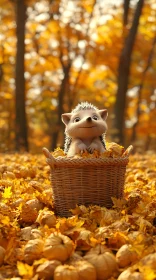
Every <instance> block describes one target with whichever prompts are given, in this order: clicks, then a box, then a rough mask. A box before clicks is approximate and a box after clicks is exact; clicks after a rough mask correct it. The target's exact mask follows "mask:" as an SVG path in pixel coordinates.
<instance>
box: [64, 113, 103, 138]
mask: <svg viewBox="0 0 156 280" xmlns="http://www.w3.org/2000/svg"><path fill="white" fill-rule="evenodd" d="M106 118H107V110H106V109H104V110H93V109H89V110H81V111H78V112H75V113H70V114H63V115H62V121H63V122H64V123H65V125H66V131H65V132H66V133H67V135H69V136H70V137H71V138H81V139H87V138H94V137H98V136H101V135H102V134H103V133H105V132H106V129H107V124H106V122H105V120H106Z"/></svg>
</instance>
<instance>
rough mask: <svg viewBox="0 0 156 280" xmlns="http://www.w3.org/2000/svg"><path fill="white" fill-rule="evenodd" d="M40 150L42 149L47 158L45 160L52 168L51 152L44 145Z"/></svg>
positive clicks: (53, 161)
mask: <svg viewBox="0 0 156 280" xmlns="http://www.w3.org/2000/svg"><path fill="white" fill-rule="evenodd" d="M42 151H43V154H44V155H45V157H46V158H47V160H46V161H47V163H48V164H49V165H50V167H51V168H54V163H55V159H54V157H53V156H52V154H51V153H50V152H49V150H48V149H47V148H45V147H44V148H43V149H42Z"/></svg>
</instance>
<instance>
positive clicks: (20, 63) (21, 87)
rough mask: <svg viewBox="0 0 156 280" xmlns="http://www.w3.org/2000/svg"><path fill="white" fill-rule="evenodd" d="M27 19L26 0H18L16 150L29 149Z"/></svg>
mask: <svg viewBox="0 0 156 280" xmlns="http://www.w3.org/2000/svg"><path fill="white" fill-rule="evenodd" d="M25 21H26V6H25V4H24V0H16V24H17V29H16V30H17V31H16V32H17V53H16V81H15V83H16V92H15V111H16V118H15V131H16V150H17V151H20V150H25V151H28V139H27V120H26V111H25V79H24V54H25V42H24V40H25Z"/></svg>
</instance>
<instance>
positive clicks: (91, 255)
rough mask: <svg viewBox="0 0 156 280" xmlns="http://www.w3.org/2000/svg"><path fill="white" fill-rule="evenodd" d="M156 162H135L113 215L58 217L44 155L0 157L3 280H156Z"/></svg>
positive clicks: (86, 211) (93, 210)
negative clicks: (122, 196)
mask: <svg viewBox="0 0 156 280" xmlns="http://www.w3.org/2000/svg"><path fill="white" fill-rule="evenodd" d="M155 164H156V162H155V157H154V156H153V155H152V154H145V155H139V154H136V155H133V156H131V157H130V162H129V165H128V167H127V173H126V182H125V191H124V198H123V199H121V200H119V199H116V198H112V199H113V204H114V206H113V208H111V209H107V208H105V207H99V206H97V205H93V206H90V207H85V206H84V205H80V206H77V207H76V208H75V209H72V210H71V212H72V216H71V217H69V218H64V217H62V218H61V217H59V216H57V215H56V213H55V209H54V207H53V200H52V187H51V184H50V181H49V166H48V165H47V164H46V161H45V158H44V156H43V155H38V156H36V155H30V154H23V155H18V154H12V155H7V154H6V155H1V156H0V278H1V279H12V280H13V279H18V280H20V279H27V280H28V279H33V280H39V279H55V280H57V279H74V280H75V279H80V280H83V279H90V280H91V279H93V280H96V279H101V280H104V279H110V280H115V279H118V280H122V279H124V280H126V279H133V278H132V277H135V279H145V280H154V279H155V277H156V270H155V268H156V240H155V233H156V232H155V222H156V221H155V216H156V200H155V198H156V185H155V180H154V178H155V177H156V170H155Z"/></svg>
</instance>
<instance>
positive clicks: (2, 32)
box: [0, 0, 156, 153]
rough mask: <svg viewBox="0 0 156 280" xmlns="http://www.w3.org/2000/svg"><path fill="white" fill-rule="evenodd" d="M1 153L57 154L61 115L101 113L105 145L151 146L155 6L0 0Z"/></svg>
mask: <svg viewBox="0 0 156 280" xmlns="http://www.w3.org/2000/svg"><path fill="white" fill-rule="evenodd" d="M0 7H1V8H0V9H1V11H0V16H1V25H0V152H8V151H15V150H16V151H24V150H26V151H28V150H29V151H30V152H34V153H36V152H41V148H42V147H43V146H46V147H48V148H49V149H52V150H53V149H54V148H55V147H56V146H61V147H63V143H64V126H63V124H62V122H61V114H62V113H63V112H69V111H71V109H72V108H74V106H75V105H76V104H77V103H78V102H81V101H89V102H92V103H93V104H95V105H96V106H98V107H99V108H100V109H102V108H107V109H108V112H109V117H108V132H107V140H108V141H115V142H119V143H121V144H123V145H124V146H128V145H129V144H130V143H132V144H133V145H134V146H135V149H136V150H138V151H144V150H148V149H155V143H156V124H155V117H156V47H155V45H156V3H155V0H138V1H137V0H125V1H124V0H118V1H117V0H116V1H114V0H84V1H81V0H25V1H24V0H0Z"/></svg>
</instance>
